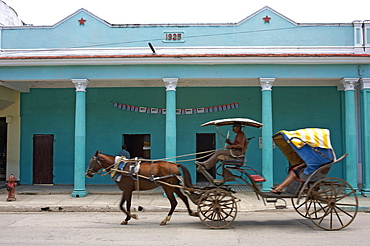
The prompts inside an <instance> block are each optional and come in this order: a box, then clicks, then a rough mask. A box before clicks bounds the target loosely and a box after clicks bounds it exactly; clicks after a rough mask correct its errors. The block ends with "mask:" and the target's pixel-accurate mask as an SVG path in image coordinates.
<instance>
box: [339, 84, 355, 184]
mask: <svg viewBox="0 0 370 246" xmlns="http://www.w3.org/2000/svg"><path fill="white" fill-rule="evenodd" d="M341 82H342V83H343V86H344V101H345V102H344V107H345V108H344V111H345V112H344V115H345V116H344V118H345V122H344V124H345V131H344V134H345V139H344V146H345V152H346V153H348V156H347V157H346V158H345V159H344V163H345V170H346V181H347V182H348V183H349V184H350V185H351V186H352V188H353V189H355V190H356V191H357V190H358V187H357V138H356V135H357V134H356V106H355V86H356V84H357V82H358V78H344V79H342V81H341Z"/></svg>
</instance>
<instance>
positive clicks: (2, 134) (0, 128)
mask: <svg viewBox="0 0 370 246" xmlns="http://www.w3.org/2000/svg"><path fill="white" fill-rule="evenodd" d="M7 135H8V125H7V124H6V117H1V118H0V181H5V180H6V149H7Z"/></svg>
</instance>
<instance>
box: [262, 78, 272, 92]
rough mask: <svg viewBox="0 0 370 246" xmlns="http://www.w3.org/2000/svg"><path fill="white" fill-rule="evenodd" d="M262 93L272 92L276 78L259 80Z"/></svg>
mask: <svg viewBox="0 0 370 246" xmlns="http://www.w3.org/2000/svg"><path fill="white" fill-rule="evenodd" d="M259 80H260V85H261V87H262V91H271V90H272V84H273V83H274V81H275V78H259Z"/></svg>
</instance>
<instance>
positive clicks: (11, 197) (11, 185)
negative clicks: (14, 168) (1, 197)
mask: <svg viewBox="0 0 370 246" xmlns="http://www.w3.org/2000/svg"><path fill="white" fill-rule="evenodd" d="M6 181H8V183H7V184H6V190H7V191H8V198H7V199H6V200H7V201H8V202H11V201H15V200H16V199H15V186H16V185H17V183H16V181H17V179H16V178H15V177H14V175H13V174H11V175H10V176H9V178H8V179H7V180H6Z"/></svg>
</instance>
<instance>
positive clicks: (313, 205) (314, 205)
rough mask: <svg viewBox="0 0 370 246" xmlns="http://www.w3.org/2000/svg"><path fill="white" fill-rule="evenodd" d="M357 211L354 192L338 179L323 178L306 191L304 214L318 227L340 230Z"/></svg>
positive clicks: (349, 186) (349, 221)
mask: <svg viewBox="0 0 370 246" xmlns="http://www.w3.org/2000/svg"><path fill="white" fill-rule="evenodd" d="M357 210H358V200H357V196H356V191H355V190H354V189H353V188H352V187H351V185H349V184H348V183H347V182H346V181H344V180H342V179H339V178H324V179H322V180H319V181H317V182H316V183H314V184H313V186H312V187H311V188H310V189H309V190H308V193H307V196H306V213H307V215H308V218H309V219H310V220H311V221H312V222H313V223H314V224H315V225H317V226H318V227H320V228H322V229H325V230H329V231H334V230H340V229H342V228H344V227H346V226H348V225H349V224H351V223H352V221H353V220H354V219H355V217H356V214H357Z"/></svg>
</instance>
